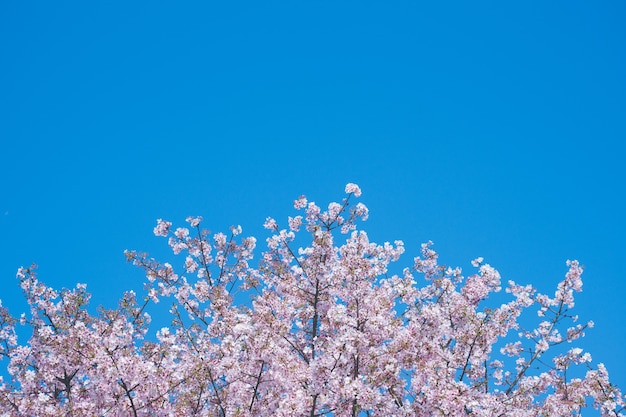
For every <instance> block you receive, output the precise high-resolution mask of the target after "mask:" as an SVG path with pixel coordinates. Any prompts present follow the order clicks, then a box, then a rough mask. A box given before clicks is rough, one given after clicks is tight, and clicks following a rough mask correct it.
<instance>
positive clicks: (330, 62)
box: [0, 0, 626, 389]
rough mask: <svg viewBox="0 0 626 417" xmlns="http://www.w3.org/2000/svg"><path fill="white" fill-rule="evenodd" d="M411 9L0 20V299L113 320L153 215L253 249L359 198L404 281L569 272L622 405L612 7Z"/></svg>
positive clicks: (616, 43)
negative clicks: (236, 236)
mask: <svg viewBox="0 0 626 417" xmlns="http://www.w3.org/2000/svg"><path fill="white" fill-rule="evenodd" d="M424 3H426V2H424ZM429 3H431V4H418V3H417V2H408V1H393V2H374V1H334V2H330V1H268V2H251V1H250V2H239V1H233V2H161V1H150V2H148V1H137V2H126V1H124V2H121V1H107V2H101V1H88V2H82V1H69V2H68V1H55V2H43V1H41V2H35V1H33V2H25V1H14V0H4V1H2V2H1V3H0V144H1V147H0V279H1V280H2V281H1V282H2V286H1V287H0V288H1V289H0V298H1V299H2V300H3V304H5V305H8V306H9V307H11V309H12V310H13V311H14V312H15V313H19V312H21V311H23V310H24V309H25V308H24V305H23V303H22V301H21V298H20V297H21V292H20V290H19V288H18V285H17V281H16V279H15V271H16V270H17V268H18V267H19V266H22V265H24V266H27V265H30V264H31V263H33V262H36V263H37V264H39V274H40V278H41V279H42V280H44V281H45V282H47V283H49V284H51V285H54V286H56V287H72V286H74V284H75V283H76V282H86V283H87V284H88V289H89V290H91V291H92V292H93V293H94V299H93V302H94V304H96V305H97V304H105V305H107V306H112V305H113V304H114V302H115V300H116V299H117V298H118V297H119V296H120V295H121V294H122V292H123V291H124V290H125V289H129V288H135V289H138V288H140V287H141V282H142V274H141V271H139V270H137V269H134V268H133V267H132V266H130V265H128V264H126V263H125V260H124V256H123V251H124V249H139V250H145V251H148V252H150V253H151V254H154V255H157V256H159V255H163V254H166V253H167V251H168V248H167V246H166V243H165V241H164V240H162V239H159V238H156V237H154V236H153V235H152V228H153V227H154V225H155V220H156V219H157V218H165V219H168V220H172V221H174V222H175V224H177V225H182V224H183V223H184V219H185V217H186V216H188V215H202V216H203V217H204V218H205V224H206V225H207V227H209V228H211V229H212V230H213V231H219V230H224V231H225V230H227V229H228V227H229V226H230V225H233V224H241V225H242V226H243V229H244V233H245V234H253V235H256V236H258V237H259V241H260V243H261V244H260V247H261V248H262V246H263V240H264V238H265V237H266V234H265V232H264V231H263V230H262V227H261V225H262V223H263V221H264V219H265V217H266V216H273V217H275V218H276V219H277V220H279V221H280V220H283V219H285V218H286V216H288V215H292V214H293V211H292V209H291V204H292V201H293V199H294V198H296V197H297V196H299V195H300V194H306V195H307V197H309V199H310V200H314V201H316V202H318V203H320V204H322V205H326V204H327V203H328V202H329V201H333V200H338V199H341V198H342V197H343V188H344V185H345V184H346V183H347V182H356V183H358V184H359V185H360V186H361V187H362V189H363V196H362V198H361V201H362V202H364V203H365V204H366V205H367V206H368V207H369V208H370V212H371V215H370V219H369V220H368V221H367V222H366V223H365V224H364V225H363V226H364V227H365V229H366V230H367V231H368V232H369V233H370V235H371V237H372V239H374V240H376V241H378V242H381V243H382V242H383V241H385V240H389V241H392V240H395V239H402V240H404V241H405V243H406V246H407V252H408V253H407V254H406V255H405V257H404V262H405V264H407V265H408V264H410V263H411V259H412V257H413V256H414V255H416V254H417V253H418V249H419V244H420V243H422V242H424V241H427V240H433V241H434V242H435V249H436V250H438V251H439V252H440V254H441V261H442V263H445V264H448V265H452V266H456V265H458V266H461V267H463V268H464V269H465V270H466V271H468V273H469V272H470V271H472V268H471V266H470V260H471V259H473V258H475V257H477V256H483V257H484V258H485V261H486V262H489V263H491V264H492V265H493V266H495V267H496V268H498V269H499V270H500V272H501V274H502V276H503V279H504V280H505V281H506V280H508V279H513V280H516V281H518V282H521V283H533V284H535V285H536V286H537V287H539V289H540V290H542V291H547V292H550V293H552V292H553V289H554V287H555V286H556V284H557V282H558V281H559V280H560V279H561V278H562V277H563V275H564V273H565V272H566V270H567V268H566V266H565V261H566V260H567V259H579V260H580V261H581V262H582V263H583V264H584V265H585V266H586V270H585V273H584V275H583V278H584V292H583V293H582V294H580V295H579V296H578V303H577V307H576V310H575V311H578V313H579V314H580V316H581V319H582V320H587V319H593V320H594V321H595V323H596V327H595V328H594V329H592V330H591V331H589V332H588V336H587V338H585V339H584V341H583V342H582V343H580V345H582V346H583V347H585V348H586V349H588V350H589V351H590V352H591V353H592V355H593V358H594V363H598V362H604V363H605V364H606V365H607V367H608V369H609V372H610V373H611V376H612V379H613V380H614V381H615V382H617V383H618V384H619V385H620V386H621V387H622V389H624V388H626V359H625V358H626V356H625V354H626V348H625V346H626V335H625V331H624V327H625V326H624V322H625V320H626V311H625V310H624V302H623V300H624V296H625V295H626V279H625V277H624V267H625V263H626V262H625V261H626V256H625V249H626V244H625V243H624V238H625V236H626V220H625V218H624V213H626V207H625V203H624V198H623V194H624V190H625V186H624V180H625V179H626V175H625V174H624V152H625V150H626V145H625V144H624V141H625V140H626V46H625V45H626V25H625V24H624V22H625V21H626V4H625V3H623V2H621V1H597V2H589V1H552V2H543V1H525V2H497V1H478V2H454V1H443V2H429ZM435 3H436V4H435ZM401 262H402V260H401Z"/></svg>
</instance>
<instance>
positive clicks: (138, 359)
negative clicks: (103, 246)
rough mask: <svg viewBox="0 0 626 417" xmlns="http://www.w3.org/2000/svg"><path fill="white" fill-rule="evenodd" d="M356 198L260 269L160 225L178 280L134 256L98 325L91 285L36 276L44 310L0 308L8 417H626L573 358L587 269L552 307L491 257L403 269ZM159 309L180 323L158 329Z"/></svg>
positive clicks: (273, 239) (416, 262)
mask: <svg viewBox="0 0 626 417" xmlns="http://www.w3.org/2000/svg"><path fill="white" fill-rule="evenodd" d="M345 191H346V193H347V197H346V198H344V199H343V200H342V202H341V203H337V202H333V203H330V204H329V205H328V208H327V209H326V210H323V209H322V208H321V207H320V206H318V205H316V204H315V203H314V202H309V201H307V199H306V198H305V197H300V198H298V199H297V200H295V202H294V208H295V209H296V210H297V213H300V214H298V215H295V216H294V217H289V218H288V219H287V222H286V223H285V226H284V227H282V226H280V225H279V223H278V222H277V221H276V220H274V219H272V218H267V220H266V222H265V228H266V229H268V230H269V234H270V237H269V238H268V239H267V250H266V251H265V252H263V253H262V254H261V255H260V259H259V260H258V261H256V262H255V264H253V263H252V261H253V250H254V249H255V246H256V244H257V241H256V239H255V238H253V237H243V236H242V230H241V228H240V227H232V228H231V230H230V231H229V233H227V234H224V233H216V234H211V233H210V232H209V231H208V230H206V229H204V228H202V226H201V220H202V219H201V218H199V217H190V218H188V219H187V222H188V226H187V227H179V228H176V229H174V228H173V226H172V223H170V222H168V221H164V220H158V222H157V226H156V227H155V229H154V233H155V235H157V236H163V237H165V238H167V239H168V243H169V246H170V247H171V249H172V250H173V253H174V254H175V255H178V256H176V257H174V259H176V260H177V261H176V262H178V265H180V268H178V267H174V266H173V265H172V264H170V263H167V262H159V261H157V260H154V259H152V258H150V257H149V256H148V255H147V254H144V253H140V252H136V251H127V252H126V256H127V258H128V260H129V261H130V262H132V263H133V264H135V265H137V266H139V267H140V268H142V269H143V270H144V271H145V276H146V280H145V288H144V289H143V292H141V294H137V293H136V292H134V291H128V292H126V293H125V295H124V296H123V297H122V299H121V300H120V301H119V306H118V307H117V308H114V309H105V308H100V309H99V310H98V311H97V312H93V313H92V312H90V309H89V307H88V303H89V298H90V294H89V293H88V292H87V290H86V286H85V285H83V284H79V285H77V286H76V287H75V288H73V289H64V290H61V291H57V290H55V289H52V288H50V287H48V286H46V285H45V284H43V283H42V282H41V281H39V279H38V278H37V275H36V270H35V268H34V267H31V268H21V269H20V270H19V271H18V273H17V276H18V278H19V281H20V285H21V287H22V289H23V290H24V293H25V296H26V300H27V302H28V305H29V306H30V312H29V313H28V314H22V315H21V316H20V317H15V316H13V315H11V314H10V313H9V312H8V310H7V309H6V308H4V307H1V306H0V340H1V341H2V344H1V346H0V352H1V353H2V357H3V359H2V360H3V361H4V362H3V363H4V364H6V366H7V372H6V373H5V377H4V378H3V379H2V380H0V415H2V416H29V417H30V416H38V417H44V416H50V417H52V416H55V417H56V416H134V417H138V416H224V417H226V416H462V415H468V416H520V417H521V416H529V417H530V416H532V417H535V416H565V415H568V416H569V415H581V414H582V412H583V411H585V412H587V411H589V410H592V409H595V410H597V411H595V413H596V414H599V415H602V416H624V415H626V414H624V396H623V395H622V394H621V392H620V391H619V389H618V388H617V387H615V386H614V385H612V384H611V382H610V381H609V378H608V373H607V370H606V369H605V367H604V366H603V365H602V364H598V365H596V366H592V361H591V356H590V354H589V353H587V352H584V351H583V350H582V349H580V348H578V347H575V346H574V345H575V341H576V339H578V338H580V337H582V336H584V332H585V330H587V329H588V328H590V327H591V326H592V322H587V323H579V322H578V318H577V317H576V316H575V315H573V314H572V313H571V309H572V307H573V306H574V293H575V292H579V291H581V289H582V281H581V274H582V272H583V271H582V268H581V266H580V264H579V263H578V262H577V261H568V262H567V271H566V273H565V278H564V279H563V280H562V281H561V282H560V283H559V284H558V286H557V289H556V291H555V293H554V294H553V295H546V294H541V293H539V292H538V291H537V290H536V289H535V288H533V287H532V286H531V285H522V284H518V283H515V282H512V281H508V282H507V283H505V284H503V283H502V280H501V277H500V275H499V273H498V272H497V271H496V269H494V268H493V267H492V266H490V265H489V264H488V263H486V262H485V261H484V260H483V259H482V258H478V259H475V260H474V261H473V262H472V265H473V267H474V268H475V270H473V271H472V272H471V273H470V274H469V275H467V276H464V275H463V273H462V271H461V269H460V268H451V267H446V266H443V265H440V264H439V263H438V255H437V253H436V252H435V251H434V250H433V248H432V243H430V242H429V243H426V244H423V245H422V249H421V254H420V255H419V256H417V257H415V258H414V259H413V261H412V262H411V264H410V265H409V266H407V267H406V268H404V269H402V268H401V267H396V266H395V265H396V264H395V263H394V262H396V261H398V260H399V258H400V257H401V255H402V254H403V252H404V246H403V243H402V242H401V241H395V242H394V243H384V244H382V245H380V244H376V243H373V242H371V241H370V240H369V238H368V235H367V234H366V233H365V232H364V231H363V230H360V229H358V228H357V225H358V224H360V221H362V220H365V219H367V217H368V214H369V213H368V209H367V207H366V206H365V205H363V204H362V203H355V202H354V200H355V199H356V198H358V197H359V196H360V194H361V190H360V189H359V187H358V186H357V185H355V184H348V185H347V186H346V189H345ZM394 270H397V273H392V271H394ZM503 285H504V288H505V292H506V293H508V294H500V295H498V297H497V298H498V299H501V298H502V297H505V298H506V301H505V302H503V303H495V302H493V301H492V300H493V297H492V296H494V294H495V293H497V292H500V291H501V287H502V286H503ZM158 303H171V309H170V310H169V314H171V324H170V325H169V326H167V327H163V328H161V329H159V330H157V331H154V330H152V329H151V327H150V322H151V317H150V315H149V311H152V309H155V308H157V305H156V304H158ZM160 305H161V306H162V305H163V304H160ZM527 312H530V313H531V314H526V315H524V316H523V313H527ZM20 329H22V330H23V329H29V331H32V335H31V336H30V339H29V340H28V342H27V343H20V342H19V341H18V336H17V335H18V333H20Z"/></svg>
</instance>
